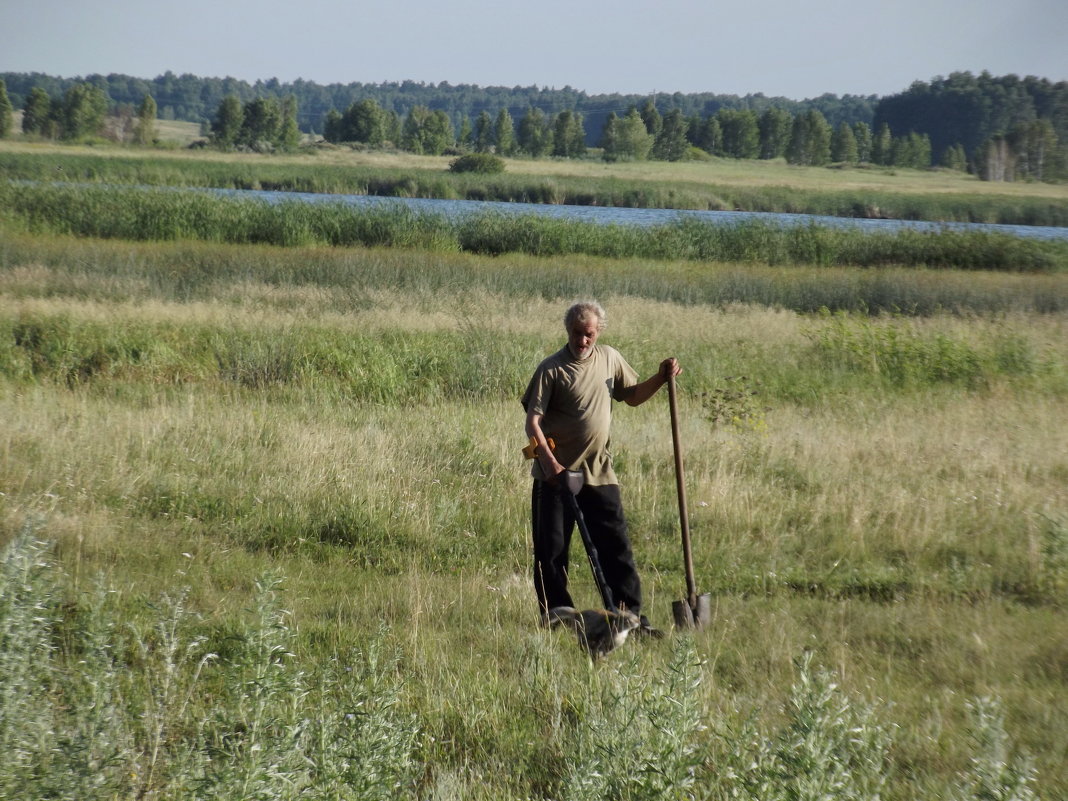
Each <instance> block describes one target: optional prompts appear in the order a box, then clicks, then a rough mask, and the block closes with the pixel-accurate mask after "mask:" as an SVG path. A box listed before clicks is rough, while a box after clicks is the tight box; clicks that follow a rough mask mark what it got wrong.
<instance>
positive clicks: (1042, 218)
mask: <svg viewBox="0 0 1068 801" xmlns="http://www.w3.org/2000/svg"><path fill="white" fill-rule="evenodd" d="M316 162H317V160H316V159H314V158H307V159H304V160H302V161H292V160H287V161H283V160H280V159H275V160H265V159H262V158H258V159H255V160H249V159H240V160H239V159H220V158H210V159H209V158H204V157H199V158H197V157H190V158H177V157H174V156H171V157H160V156H150V155H120V154H115V153H107V154H100V155H95V154H86V153H81V152H68V151H49V152H44V153H35V152H26V151H24V150H11V149H8V150H4V151H0V175H3V176H5V177H6V178H8V179H9V180H23V181H39V182H52V181H56V180H57V179H60V180H64V181H68V182H90V183H97V182H99V183H104V184H110V185H138V186H156V187H201V188H205V187H212V188H221V189H256V190H271V191H279V192H312V193H327V194H357V195H375V196H384V197H406V198H440V199H462V200H492V201H501V202H521V203H545V204H571V205H582V206H618V207H624V208H663V209H697V210H712V211H722V210H740V211H759V212H780V213H799V214H821V215H830V216H835V217H860V218H882V217H885V218H890V219H904V220H932V221H942V222H981V223H1001V224H1010V225H1049V226H1062V227H1063V226H1068V200H1065V199H1064V198H1063V197H1056V196H1043V194H1042V193H1038V192H1036V193H1034V194H1031V195H1027V194H1014V195H1005V194H998V195H990V194H988V193H987V192H980V191H978V190H975V191H966V190H965V191H962V190H961V189H959V188H957V187H956V185H954V186H953V187H952V188H949V189H947V188H946V187H938V188H937V189H936V191H909V190H907V189H905V190H898V189H895V188H893V187H892V186H880V187H873V186H870V185H869V186H864V187H851V186H838V187H836V186H835V183H836V182H837V183H839V184H848V183H849V181H847V180H846V179H844V178H842V177H841V175H838V176H834V177H833V178H832V179H829V180H827V181H825V182H824V184H825V185H822V186H819V187H808V186H799V185H797V183H796V178H795V176H793V175H789V174H785V175H784V176H783V177H782V179H781V183H780V184H779V185H775V184H767V185H765V184H761V183H758V182H754V181H749V182H738V181H730V182H727V181H725V180H722V179H720V180H717V177H716V173H713V174H711V176H709V177H705V176H703V175H681V176H665V177H664V178H658V177H656V176H655V175H654V176H652V177H650V176H642V177H632V176H630V175H629V174H628V171H626V170H615V171H614V173H617V174H611V175H598V174H596V172H591V171H590V170H588V169H587V170H585V171H584V174H582V175H568V174H566V173H567V169H566V167H567V165H566V164H565V165H562V166H559V167H558V168H557V171H556V172H555V174H538V173H537V172H530V171H528V168H529V165H528V164H527V163H524V162H512V166H513V168H514V171H510V172H508V173H506V174H504V175H499V176H493V177H486V176H472V175H463V174H453V173H449V172H447V171H446V170H444V169H441V168H438V167H437V166H435V168H430V167H423V166H418V165H414V166H405V167H390V166H384V165H376V166H371V165H355V164H351V163H345V162H341V163H336V162H334V161H331V162H330V163H322V164H320V163H316ZM554 164H556V162H554Z"/></svg>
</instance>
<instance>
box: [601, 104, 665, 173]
mask: <svg viewBox="0 0 1068 801" xmlns="http://www.w3.org/2000/svg"><path fill="white" fill-rule="evenodd" d="M608 125H609V126H611V127H609V128H606V129H605V132H604V136H603V143H604V160H605V161H644V160H645V159H646V158H648V157H649V153H650V151H651V150H652V148H653V142H654V141H655V138H654V136H653V135H652V134H650V133H649V132H648V129H647V128H646V123H645V122H644V121H643V120H642V117H641V115H640V114H639V113H638V111H637V109H631V110H630V112H628V114H627V116H626V117H623V118H622V119H610V120H609V122H608Z"/></svg>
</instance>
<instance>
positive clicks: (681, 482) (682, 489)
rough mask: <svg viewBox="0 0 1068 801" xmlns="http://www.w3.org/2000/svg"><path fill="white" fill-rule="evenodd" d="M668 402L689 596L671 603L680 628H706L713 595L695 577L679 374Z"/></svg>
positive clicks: (670, 384)
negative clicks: (677, 391) (677, 385)
mask: <svg viewBox="0 0 1068 801" xmlns="http://www.w3.org/2000/svg"><path fill="white" fill-rule="evenodd" d="M668 403H669V405H670V406H671V442H672V444H673V445H674V447H675V485H676V487H677V489H678V494H679V521H680V523H681V526H682V559H683V563H684V564H685V566H686V599H685V600H682V601H672V602H671V613H672V616H673V617H674V618H675V626H676V628H680V629H692V628H698V629H699V628H703V627H704V626H707V625H708V624H709V623H710V622H711V621H712V596H711V595H708V594H705V595H698V594H697V582H695V581H694V578H693V552H692V551H691V550H690V524H689V521H688V520H687V517H686V481H685V479H684V477H683V471H682V447H681V445H680V442H679V408H678V402H677V401H676V399H675V376H670V377H669V378H668Z"/></svg>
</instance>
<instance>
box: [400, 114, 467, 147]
mask: <svg viewBox="0 0 1068 801" xmlns="http://www.w3.org/2000/svg"><path fill="white" fill-rule="evenodd" d="M455 141H456V137H455V136H454V135H453V129H452V123H451V122H450V121H449V115H448V114H446V113H445V112H444V111H441V110H440V109H438V110H436V111H431V110H430V109H428V108H425V107H423V106H416V107H415V108H413V109H412V110H411V111H410V112H409V113H408V116H407V117H406V118H405V119H404V126H403V128H402V130H401V147H403V148H404V149H405V150H409V151H411V152H412V153H421V154H424V155H428V156H440V155H441V154H442V153H444V152H445V148H447V147H451V146H452V145H453V144H454V143H455Z"/></svg>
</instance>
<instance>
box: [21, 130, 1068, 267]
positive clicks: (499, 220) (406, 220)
mask: <svg viewBox="0 0 1068 801" xmlns="http://www.w3.org/2000/svg"><path fill="white" fill-rule="evenodd" d="M646 136H647V135H646ZM0 199H2V200H3V201H4V203H3V205H2V207H0V208H2V209H3V216H4V217H6V218H7V219H9V220H12V221H16V220H17V221H20V222H21V223H23V224H25V225H27V226H29V227H30V229H31V230H35V231H52V232H58V233H70V234H76V235H79V236H95V237H104V238H113V237H117V238H125V239H137V240H144V239H157V240H170V239H200V240H207V241H214V242H231V243H266V244H276V245H285V246H296V245H309V244H317V243H318V244H327V245H337V246H346V245H352V244H364V245H372V246H380V245H386V246H394V247H416V246H418V247H433V248H435V249H440V250H445V251H455V250H467V251H470V252H475V253H493V254H497V253H515V252H518V253H529V254H531V255H540V256H545V255H562V254H579V253H581V254H587V255H592V256H608V257H622V256H634V257H642V258H656V259H686V260H694V261H723V262H736V261H759V262H764V263H767V264H816V265H828V266H829V265H847V264H850V265H869V266H879V265H924V266H929V267H940V268H947V267H952V268H961V269H984V270H1010V271H1043V272H1055V271H1059V270H1062V269H1064V267H1065V263H1066V261H1068V245H1065V243H1062V242H1056V241H1035V240H1024V239H1020V238H1018V237H1013V236H1010V235H1003V234H988V233H972V232H955V231H938V232H915V231H901V232H897V233H877V234H873V233H867V232H864V231H846V230H838V229H832V228H827V227H822V226H818V225H811V226H808V227H796V228H790V227H780V226H777V225H775V224H771V223H762V222H749V223H741V224H735V225H719V224H717V223H715V222H704V221H699V220H695V219H693V218H680V219H679V220H678V221H677V222H673V223H668V224H664V225H659V226H653V227H650V228H645V229H639V228H637V227H634V226H616V225H602V224H599V223H591V222H583V221H577V220H573V219H555V218H549V217H541V216H539V215H510V214H508V215H504V214H498V215H495V214H486V215H478V216H462V217H458V218H456V219H447V218H445V217H444V216H442V215H436V214H429V213H419V212H416V211H413V210H411V209H409V208H407V207H401V206H385V205H384V206H378V207H367V208H361V207H357V206H350V205H346V204H343V203H323V204H309V203H301V202H283V203H269V202H265V201H263V200H259V199H253V198H230V197H222V196H216V195H212V194H208V193H200V192H192V191H176V190H142V189H137V188H130V189H121V188H106V187H93V186H50V185H45V184H40V185H33V184H27V185H12V184H9V185H7V186H0Z"/></svg>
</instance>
